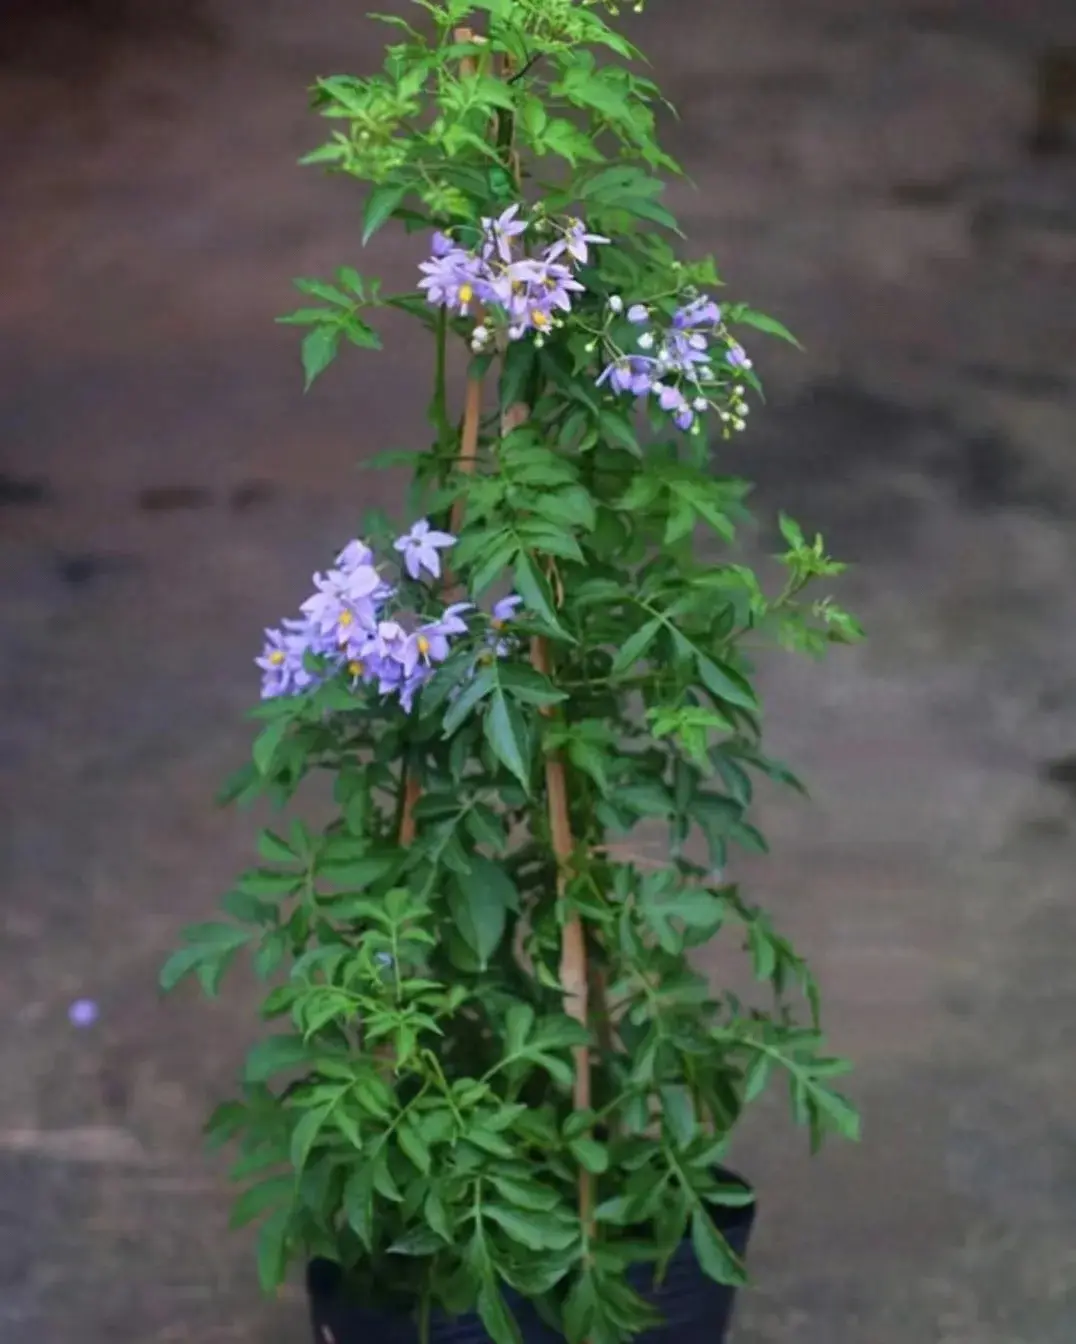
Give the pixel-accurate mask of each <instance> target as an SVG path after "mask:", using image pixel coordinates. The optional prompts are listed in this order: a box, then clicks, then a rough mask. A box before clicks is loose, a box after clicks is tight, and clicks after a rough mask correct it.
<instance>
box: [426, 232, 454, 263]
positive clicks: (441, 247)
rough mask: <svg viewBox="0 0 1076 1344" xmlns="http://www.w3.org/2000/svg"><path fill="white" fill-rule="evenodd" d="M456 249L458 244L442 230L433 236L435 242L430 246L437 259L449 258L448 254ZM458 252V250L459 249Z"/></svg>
mask: <svg viewBox="0 0 1076 1344" xmlns="http://www.w3.org/2000/svg"><path fill="white" fill-rule="evenodd" d="M454 249H456V244H455V243H454V242H453V241H452V239H451V238H449V236H448V235H447V234H445V233H442V232H441V231H440V229H438V231H437V232H436V233H435V234H434V235H433V241H432V242H431V244H430V251H431V253H432V254H433V255H434V256H435V257H447V256H448V254H449V253H450V252H451V251H453V250H454ZM457 250H458V249H457Z"/></svg>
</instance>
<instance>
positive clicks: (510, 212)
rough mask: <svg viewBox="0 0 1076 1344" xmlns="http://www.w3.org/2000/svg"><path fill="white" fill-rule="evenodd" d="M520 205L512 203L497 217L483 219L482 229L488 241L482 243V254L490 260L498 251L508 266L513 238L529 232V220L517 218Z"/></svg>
mask: <svg viewBox="0 0 1076 1344" xmlns="http://www.w3.org/2000/svg"><path fill="white" fill-rule="evenodd" d="M518 214H519V205H518V203H517V204H516V205H510V206H509V207H508V209H507V210H505V211H504V212H503V213H502V214H500V215H498V216H497V218H496V219H483V220H482V230H483V232H484V233H485V235H486V241H485V242H484V243H483V245H482V256H483V258H484V259H485V260H486V261H488V260H489V259H490V258H491V257H492V256H493V254H494V252H496V254H497V256H498V257H499V258H500V259H501V261H503V262H504V264H505V265H506V266H507V265H508V263H509V262H510V261H511V260H512V239H513V238H518V237H519V236H520V234H522V233H526V232H527V221H526V220H523V219H517V218H516V216H517V215H518Z"/></svg>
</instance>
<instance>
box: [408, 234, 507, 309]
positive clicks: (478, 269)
mask: <svg viewBox="0 0 1076 1344" xmlns="http://www.w3.org/2000/svg"><path fill="white" fill-rule="evenodd" d="M419 270H420V271H422V272H423V278H422V279H421V280H420V281H419V282H418V287H419V289H424V290H425V291H426V298H427V300H428V301H429V302H430V303H434V304H439V305H443V306H444V307H447V308H453V309H456V310H457V311H458V312H460V313H463V314H464V315H466V313H467V310H468V307H469V306H470V305H471V304H472V303H474V302H475V301H476V300H478V299H482V298H484V297H485V295H486V294H487V293H488V292H489V286H490V275H489V270H488V267H487V266H486V264H485V262H484V261H483V260H482V258H481V257H475V256H472V255H471V253H469V252H465V251H464V250H463V249H462V248H458V247H456V248H452V250H451V251H449V252H446V253H444V254H443V255H442V256H434V257H432V258H431V259H430V260H429V261H423V262H421V263H420V264H419Z"/></svg>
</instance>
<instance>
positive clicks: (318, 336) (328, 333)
mask: <svg viewBox="0 0 1076 1344" xmlns="http://www.w3.org/2000/svg"><path fill="white" fill-rule="evenodd" d="M339 345H340V328H339V327H338V326H337V325H336V323H335V321H334V322H333V323H332V324H331V325H330V324H329V323H326V324H325V326H323V327H315V328H314V329H313V330H312V331H308V332H307V334H306V335H305V336H304V337H303V344H302V356H303V373H304V374H305V376H306V384H305V388H306V391H309V390H310V387H311V385H312V383H313V382H314V379H315V378H317V377H318V376H319V375H320V374H322V373H324V372H325V370H326V369H327V368H328V367H329V365H330V364H331V363H332V362H333V360H334V359H335V358H336V352H337V349H338V348H339Z"/></svg>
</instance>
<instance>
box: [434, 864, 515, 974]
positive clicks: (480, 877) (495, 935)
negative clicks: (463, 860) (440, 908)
mask: <svg viewBox="0 0 1076 1344" xmlns="http://www.w3.org/2000/svg"><path fill="white" fill-rule="evenodd" d="M491 872H492V873H497V874H498V879H499V877H500V876H501V875H500V872H499V870H498V869H497V867H496V865H495V864H493V863H489V862H488V861H487V862H486V864H485V866H484V867H483V868H480V869H478V870H477V872H475V871H474V870H472V874H471V876H468V877H466V878H457V879H456V881H455V883H454V885H453V887H452V890H451V891H450V892H449V896H448V906H449V910H450V911H451V913H452V919H453V923H454V924H455V927H456V929H457V930H458V931H459V934H460V936H461V937H462V938H463V940H464V942H466V944H467V946H468V947H469V948H470V949H471V951H472V952H473V953H474V954H475V956H476V957H477V958H478V964H479V966H480V967H481V968H482V969H483V970H485V968H486V966H488V965H489V959H490V957H491V956H492V955H493V953H494V952H495V951H496V950H497V947H498V945H499V944H500V941H501V939H502V938H503V937H504V929H505V923H506V920H507V916H508V904H507V901H506V887H505V884H504V883H502V882H500V881H499V880H490V874H491ZM506 881H507V879H506ZM507 887H508V889H509V890H511V891H512V892H513V893H514V890H515V889H514V888H513V887H512V885H511V883H510V882H507ZM516 903H517V904H518V896H517V897H516Z"/></svg>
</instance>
